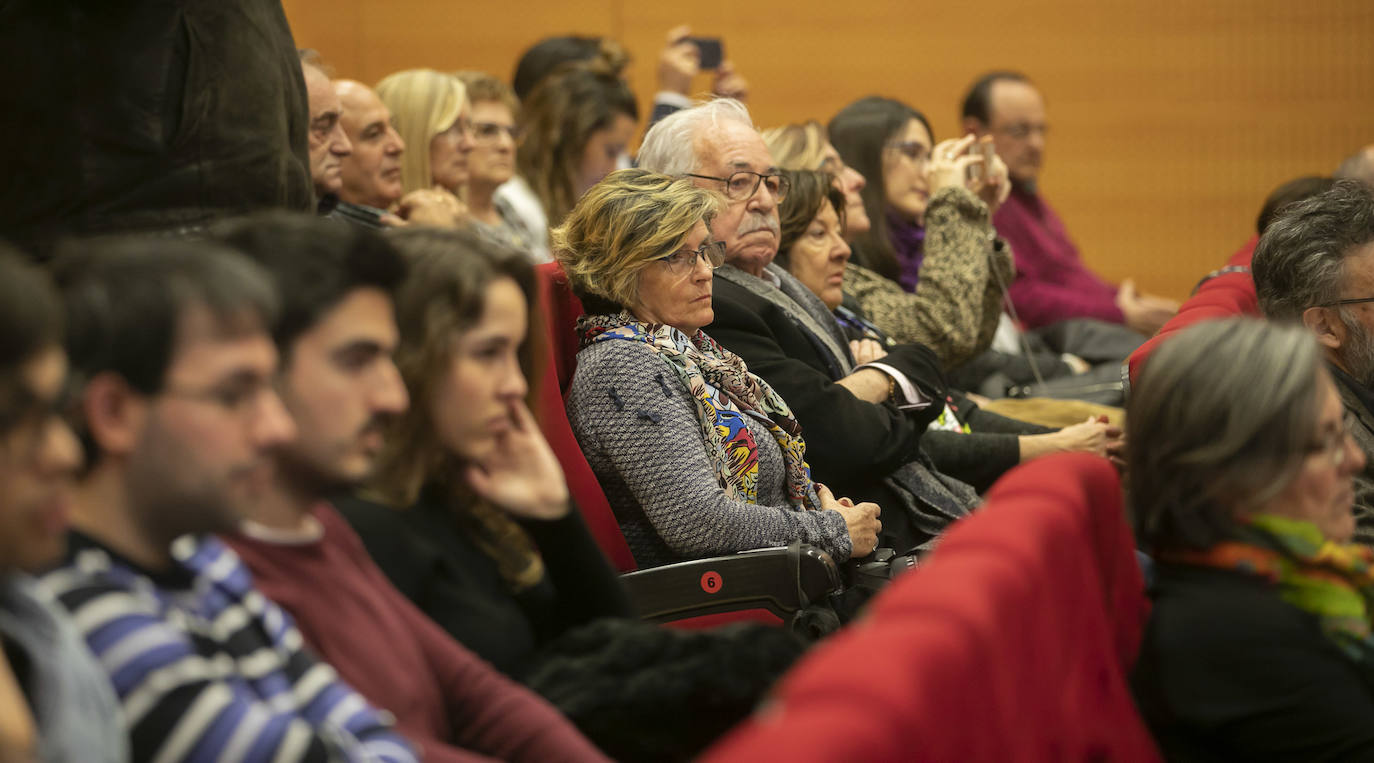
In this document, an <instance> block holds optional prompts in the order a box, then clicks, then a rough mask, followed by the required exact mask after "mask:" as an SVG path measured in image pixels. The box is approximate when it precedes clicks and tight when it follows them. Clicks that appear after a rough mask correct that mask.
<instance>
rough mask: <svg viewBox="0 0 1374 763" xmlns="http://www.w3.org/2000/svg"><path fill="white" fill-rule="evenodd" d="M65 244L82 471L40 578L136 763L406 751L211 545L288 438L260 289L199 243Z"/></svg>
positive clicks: (267, 294)
mask: <svg viewBox="0 0 1374 763" xmlns="http://www.w3.org/2000/svg"><path fill="white" fill-rule="evenodd" d="M76 246H79V247H80V249H79V251H76V252H73V254H72V257H71V259H69V260H67V261H66V262H65V263H64V264H63V265H62V268H63V271H62V272H63V274H64V276H65V279H66V283H65V297H66V302H67V319H68V335H67V343H68V350H69V352H70V353H71V358H72V367H73V376H74V379H75V381H76V383H77V387H78V388H79V389H80V397H79V402H78V406H79V410H80V419H81V420H80V426H81V435H82V438H83V444H84V445H86V446H87V450H86V453H87V462H88V468H87V470H86V473H85V474H84V475H83V477H82V479H81V480H80V482H79V485H78V489H77V493H76V500H75V502H74V507H73V509H74V516H73V523H74V525H75V527H76V532H73V533H72V537H71V541H70V546H71V547H70V550H69V552H68V554H67V559H66V562H65V564H64V565H63V566H61V567H58V568H57V569H55V570H53V571H52V572H49V573H48V574H47V575H46V576H45V577H44V583H45V584H46V585H48V586H49V587H50V588H51V589H52V590H53V591H54V592H55V593H56V595H57V596H58V598H59V600H60V601H61V602H62V603H63V604H64V605H65V606H66V607H67V609H69V610H70V611H71V613H72V615H73V618H74V620H75V621H76V623H77V625H78V626H79V627H80V628H81V630H82V631H83V633H84V636H85V639H86V643H87V644H88V646H89V647H90V649H91V651H92V652H94V653H95V655H96V657H97V658H99V659H100V661H101V664H102V665H103V666H104V668H105V670H106V671H107V672H108V674H109V676H110V680H111V681H112V682H113V684H114V689H115V692H116V694H117V695H118V696H119V698H120V700H121V702H122V703H123V709H124V720H125V722H126V723H127V724H128V733H129V742H130V745H131V752H132V757H133V759H134V760H211V759H221V758H226V759H248V760H267V759H280V760H312V761H313V760H318V761H324V760H338V759H345V760H360V759H367V760H374V759H384V760H396V761H409V760H414V759H415V756H414V754H413V753H412V751H411V749H410V747H409V746H408V744H407V743H406V742H405V740H404V739H403V738H402V737H401V736H400V735H398V734H397V733H395V731H394V730H393V729H392V728H391V725H390V722H389V721H388V720H386V718H385V716H384V714H382V713H380V712H378V711H377V710H374V709H373V708H372V707H370V706H369V705H368V704H367V702H366V701H365V700H364V699H363V698H362V697H361V696H359V695H358V694H357V693H355V692H354V691H353V689H351V688H350V687H349V686H347V685H346V684H344V683H343V682H342V681H341V680H340V679H339V678H338V676H337V675H336V674H335V673H334V670H333V668H331V667H330V666H328V665H326V664H324V663H321V662H317V661H316V659H315V658H314V657H313V656H312V655H311V654H310V652H308V651H306V649H305V648H304V645H303V643H302V639H301V634H300V632H298V631H297V630H296V628H295V626H294V625H293V623H292V621H291V618H290V617H289V616H288V615H287V614H286V613H285V612H283V611H282V610H281V609H279V608H278V607H277V605H275V604H273V603H272V602H271V601H270V600H269V599H268V598H267V597H266V596H264V595H263V594H262V593H261V592H260V591H258V589H257V588H256V587H255V586H254V584H253V579H252V576H251V574H250V573H249V572H248V570H247V569H246V568H245V567H244V566H243V564H242V563H241V562H240V561H239V559H238V557H237V556H236V555H235V554H234V552H232V551H230V550H229V549H228V548H226V547H225V546H224V545H223V544H221V543H220V542H219V541H217V540H215V539H214V538H213V537H212V536H211V535H210V533H214V532H226V531H231V530H233V529H234V528H235V527H236V525H237V524H238V522H239V520H240V519H241V518H242V517H243V516H244V512H245V510H246V509H247V507H249V506H251V505H253V504H255V503H256V502H257V501H259V500H260V499H261V498H262V497H263V491H264V489H265V487H266V486H267V483H268V481H269V480H270V475H271V472H272V462H271V452H272V450H273V449H274V448H276V447H279V446H281V445H282V444H284V443H286V442H287V441H289V440H290V439H291V438H292V437H293V436H294V434H295V427H294V424H293V423H292V421H291V419H290V417H289V416H288V415H287V413H286V411H285V409H284V408H283V406H282V402H281V400H280V399H279V398H278V397H277V393H276V392H275V391H273V383H274V380H275V378H276V370H277V352H276V349H275V348H274V347H273V345H272V339H271V336H270V335H269V334H268V326H269V325H270V324H271V321H272V319H273V317H274V315H275V313H276V298H275V295H274V294H273V291H272V285H271V283H270V282H269V281H268V280H267V278H266V276H265V275H264V274H263V273H262V272H261V271H260V270H259V269H258V268H257V267H255V266H254V265H252V263H249V262H247V261H245V260H243V259H242V258H240V257H239V256H238V255H236V254H234V253H232V252H229V251H226V250H224V249H222V248H220V247H218V246H215V245H213V244H209V243H205V242H189V241H159V240H141V239H129V240H126V241H122V242H111V243H95V242H88V243H83V244H78V245H76ZM174 540H175V541H176V542H175V543H173V541H174ZM174 550H175V554H174Z"/></svg>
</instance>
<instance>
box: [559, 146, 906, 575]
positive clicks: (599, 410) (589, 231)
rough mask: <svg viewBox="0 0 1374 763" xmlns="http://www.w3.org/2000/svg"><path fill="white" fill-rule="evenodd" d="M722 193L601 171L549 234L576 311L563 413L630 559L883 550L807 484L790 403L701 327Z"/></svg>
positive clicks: (706, 316)
mask: <svg viewBox="0 0 1374 763" xmlns="http://www.w3.org/2000/svg"><path fill="white" fill-rule="evenodd" d="M723 203H724V201H723V197H721V196H720V195H719V194H717V193H715V192H712V191H707V190H705V189H701V188H697V187H696V186H693V185H692V184H691V183H690V181H688V180H685V179H674V178H671V177H668V176H666V175H659V174H657V173H653V172H649V171H648V170H643V169H628V170H620V171H618V172H614V173H611V174H610V175H609V176H607V177H606V179H605V180H603V181H602V182H601V183H599V184H597V185H596V186H594V187H593V188H592V189H591V190H589V191H588V192H587V193H586V194H585V195H584V196H583V197H582V199H581V200H580V201H579V202H578V203H577V206H576V207H574V208H573V210H572V212H571V213H569V215H568V218H567V221H566V222H565V223H564V224H563V226H562V227H560V228H558V229H556V230H555V231H554V232H553V242H554V251H555V254H556V256H557V257H558V261H559V262H560V263H562V265H563V269H564V271H565V272H566V273H567V274H568V280H569V281H570V283H571V285H572V289H573V292H574V293H576V294H577V296H579V297H581V299H582V304H583V307H584V308H585V310H586V313H587V314H586V315H583V316H582V318H580V319H579V320H578V323H577V331H578V335H579V336H580V338H581V343H582V348H581V350H580V351H579V352H578V355H577V371H576V374H575V375H574V377H573V381H572V386H571V389H570V390H569V392H568V402H567V405H568V419H569V421H570V422H571V423H572V426H573V432H574V433H575V434H576V435H577V439H578V443H579V444H580V445H581V446H582V451H583V453H584V454H585V455H586V456H587V461H588V463H590V464H591V467H592V470H593V471H594V472H595V473H596V476H597V479H598V481H599V482H600V483H601V487H602V489H603V490H605V492H606V497H607V499H608V500H609V501H610V503H611V507H612V508H613V509H614V511H615V513H616V516H617V517H618V518H619V519H620V524H621V529H622V531H623V532H624V534H625V540H626V541H627V542H628V544H629V546H630V550H631V552H632V553H633V554H634V556H635V561H636V562H637V563H638V564H639V566H640V567H652V566H657V565H661V564H670V563H673V562H678V561H684V560H688V559H698V558H703V557H708V556H714V555H717V554H728V553H733V552H736V551H744V550H747V549H751V548H760V547H765V546H783V545H786V544H788V543H791V542H793V541H801V542H804V543H811V544H814V545H816V546H818V547H820V548H821V549H823V550H825V551H827V552H828V553H830V554H831V555H832V556H833V557H834V558H835V559H836V560H838V561H844V560H846V559H849V558H850V557H851V556H853V557H855V558H857V557H861V556H864V555H866V554H868V553H869V552H870V551H872V550H873V548H874V547H875V546H876V545H877V540H878V531H879V530H880V529H881V524H880V523H879V521H878V518H877V514H878V507H877V506H876V505H875V504H872V503H861V504H858V505H855V504H854V503H853V502H851V501H849V500H847V499H840V500H836V498H835V497H834V496H833V495H832V494H831V493H830V491H829V490H827V489H826V488H824V487H821V486H818V485H816V484H815V483H814V482H812V480H811V470H810V467H808V466H807V464H806V460H805V454H806V443H805V442H804V441H803V440H802V437H801V428H800V426H799V425H798V424H797V421H796V419H795V417H793V415H792V411H791V409H790V408H788V406H787V403H786V401H784V400H783V399H782V398H781V397H780V396H779V395H778V394H777V393H776V392H774V391H773V388H772V387H770V386H768V384H767V382H765V381H763V380H762V379H760V378H758V377H757V376H755V375H753V374H751V373H749V369H748V367H746V366H745V364H744V361H742V360H740V358H739V356H737V355H735V354H733V353H731V352H729V351H727V350H725V349H723V348H722V347H721V346H720V345H718V344H716V342H715V341H714V340H712V339H711V337H709V336H707V335H706V333H705V332H703V331H702V327H704V326H706V325H708V324H710V323H711V321H712V319H713V318H714V312H713V308H712V306H711V288H712V273H713V272H714V271H715V268H717V267H719V266H720V265H722V264H723V263H724V262H725V247H724V244H723V243H722V242H719V241H714V240H713V239H712V238H711V234H710V231H709V229H708V225H709V223H710V220H711V219H712V217H713V216H714V215H715V213H716V211H717V210H718V209H720V208H721V206H722V205H723Z"/></svg>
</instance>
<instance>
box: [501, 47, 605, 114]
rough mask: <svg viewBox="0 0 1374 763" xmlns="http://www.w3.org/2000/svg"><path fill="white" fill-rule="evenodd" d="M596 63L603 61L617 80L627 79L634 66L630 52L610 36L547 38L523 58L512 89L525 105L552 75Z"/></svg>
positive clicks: (524, 54)
mask: <svg viewBox="0 0 1374 763" xmlns="http://www.w3.org/2000/svg"><path fill="white" fill-rule="evenodd" d="M592 60H600V61H601V62H602V63H603V64H604V65H605V67H606V68H607V69H609V70H610V71H611V72H612V73H613V74H615V76H617V77H624V73H625V67H627V66H629V65H630V55H629V53H627V52H625V48H624V47H622V46H621V45H620V43H618V42H616V41H615V40H613V39H611V38H609V37H581V36H577V35H570V36H561V37H546V38H544V39H542V40H540V41H539V42H536V43H535V44H534V45H531V46H530V47H529V49H528V50H526V51H525V52H524V53H522V54H521V55H520V60H519V61H517V62H516V64H515V73H514V74H513V75H512V77H511V89H513V90H514V91H515V97H516V98H519V99H520V101H521V102H522V103H523V102H525V101H527V100H529V97H530V95H532V94H533V93H534V89H535V87H536V86H538V85H539V84H541V83H542V82H543V81H544V80H545V79H546V78H547V77H548V76H549V75H550V74H553V73H554V72H555V71H558V70H560V69H563V68H565V67H566V66H567V65H568V64H578V63H585V62H588V61H592Z"/></svg>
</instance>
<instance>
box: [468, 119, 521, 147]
mask: <svg viewBox="0 0 1374 763" xmlns="http://www.w3.org/2000/svg"><path fill="white" fill-rule="evenodd" d="M501 133H505V134H507V135H509V136H510V139H511V140H513V141H515V142H517V143H519V142H520V135H521V131H520V128H519V127H516V126H515V125H503V124H497V123H496V122H473V123H472V137H473V139H474V140H476V141H478V142H479V143H493V142H495V141H496V140H497V139H498V138H499V137H500V136H501Z"/></svg>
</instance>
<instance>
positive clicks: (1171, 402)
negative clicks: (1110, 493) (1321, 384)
mask: <svg viewBox="0 0 1374 763" xmlns="http://www.w3.org/2000/svg"><path fill="white" fill-rule="evenodd" d="M1321 369H1322V365H1321V353H1320V349H1319V348H1318V346H1317V342H1316V339H1315V338H1314V337H1313V336H1312V335H1311V333H1310V332H1308V331H1307V330H1306V329H1305V328H1304V327H1302V326H1300V325H1297V324H1294V323H1272V322H1267V321H1262V320H1258V319H1255V318H1248V317H1238V318H1228V319H1225V320H1219V321H1208V322H1205V323H1200V324H1197V325H1195V326H1192V327H1190V328H1188V329H1186V330H1184V331H1182V332H1180V333H1179V334H1178V335H1176V336H1175V337H1173V338H1171V339H1169V340H1167V341H1165V342H1164V343H1163V344H1161V345H1160V347H1159V349H1158V350H1156V351H1155V352H1154V353H1153V354H1152V355H1151V356H1150V357H1149V358H1148V359H1147V360H1146V361H1145V363H1144V365H1143V366H1142V367H1141V370H1140V374H1139V377H1138V378H1137V381H1136V383H1135V385H1133V386H1132V391H1131V399H1130V403H1129V408H1128V412H1127V417H1126V441H1127V442H1128V443H1130V447H1129V452H1128V454H1127V467H1128V474H1129V479H1130V494H1129V496H1128V500H1127V502H1128V505H1129V506H1130V509H1131V512H1132V514H1133V515H1134V520H1135V526H1136V536H1137V537H1138V538H1139V539H1140V541H1141V543H1142V544H1143V546H1144V547H1145V549H1146V550H1147V551H1149V552H1152V553H1158V552H1161V551H1170V550H1184V549H1196V550H1202V549H1206V548H1209V547H1211V546H1212V545H1214V544H1215V543H1217V542H1218V541H1220V540H1222V539H1224V538H1226V537H1227V536H1228V535H1230V534H1231V531H1232V528H1234V526H1235V520H1236V518H1237V517H1238V516H1240V515H1243V514H1246V513H1249V512H1252V511H1254V510H1255V509H1256V508H1257V507H1259V506H1261V505H1263V504H1264V503H1265V502H1266V501H1268V500H1270V499H1271V498H1273V497H1274V496H1275V495H1277V494H1278V493H1279V491H1281V490H1282V489H1283V488H1284V487H1285V486H1286V485H1287V484H1288V483H1289V482H1290V481H1291V480H1292V479H1293V478H1294V477H1295V476H1296V474H1297V471H1298V469H1299V468H1300V467H1301V465H1302V457H1303V455H1305V453H1306V450H1307V448H1308V446H1309V445H1310V444H1311V440H1312V437H1313V429H1314V422H1315V421H1316V420H1317V415H1318V408H1319V401H1318V400H1317V382H1318V378H1319V375H1320V374H1321V373H1323V371H1322V370H1321Z"/></svg>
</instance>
